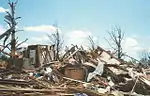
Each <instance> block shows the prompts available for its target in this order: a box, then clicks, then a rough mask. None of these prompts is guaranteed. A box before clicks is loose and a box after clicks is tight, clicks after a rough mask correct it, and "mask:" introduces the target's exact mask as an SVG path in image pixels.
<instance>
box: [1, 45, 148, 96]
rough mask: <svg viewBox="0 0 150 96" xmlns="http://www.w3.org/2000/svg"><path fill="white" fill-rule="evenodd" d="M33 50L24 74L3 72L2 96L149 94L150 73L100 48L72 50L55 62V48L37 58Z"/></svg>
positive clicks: (119, 95) (13, 69) (128, 95)
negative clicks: (13, 95)
mask: <svg viewBox="0 0 150 96" xmlns="http://www.w3.org/2000/svg"><path fill="white" fill-rule="evenodd" d="M34 48H35V47H29V49H30V51H27V52H29V53H30V55H29V53H28V55H26V56H24V57H23V58H24V59H23V60H26V59H27V58H28V59H29V60H30V61H32V62H31V64H28V66H25V65H23V64H27V62H26V63H22V66H24V67H21V70H16V69H15V67H9V69H8V68H6V69H5V68H2V69H1V70H0V71H1V72H0V92H1V94H2V95H7V96H9V95H10V94H15V95H16V94H17V95H27V96H32V95H35V94H36V95H39V96H45V95H48V96H137V95H140V96H141V95H144V96H145V95H149V94H150V91H149V90H150V81H149V75H148V71H149V70H148V69H144V68H140V67H138V66H137V65H134V64H130V63H127V62H125V61H123V60H120V59H118V58H116V57H115V56H114V55H113V54H112V53H111V52H109V51H106V50H104V49H103V48H101V47H97V48H96V49H94V50H90V51H87V50H84V49H83V48H78V46H73V47H72V48H70V50H67V51H66V53H65V54H64V55H63V56H62V58H60V60H57V59H55V58H54V57H55V56H54V51H52V50H54V48H53V47H52V48H48V47H42V48H43V49H42V50H44V48H46V49H45V51H40V52H41V53H38V55H33V53H35V52H37V51H33V49H34ZM40 48H41V47H40ZM37 50H39V49H37ZM49 50H50V51H49ZM49 52H50V53H51V54H50V53H49ZM35 54H37V53H35ZM34 56H35V57H34ZM38 56H40V57H41V58H43V60H41V59H39V61H38V60H37V59H36V58H39V57H38ZM47 56H48V57H47ZM30 57H31V58H30ZM25 58H26V59H25ZM48 58H49V59H48ZM34 59H36V60H37V61H38V62H40V60H41V61H43V62H42V63H40V64H39V63H38V64H37V65H38V67H37V66H36V64H35V63H37V62H36V60H34ZM28 63H30V62H28ZM33 65H34V68H33ZM30 66H32V68H30Z"/></svg>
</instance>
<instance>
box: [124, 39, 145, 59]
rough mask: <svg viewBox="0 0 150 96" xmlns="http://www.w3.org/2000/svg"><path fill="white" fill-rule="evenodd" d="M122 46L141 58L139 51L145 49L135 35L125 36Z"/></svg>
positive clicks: (127, 51) (132, 54)
mask: <svg viewBox="0 0 150 96" xmlns="http://www.w3.org/2000/svg"><path fill="white" fill-rule="evenodd" d="M122 47H123V51H124V52H126V54H128V55H129V56H132V57H134V58H139V53H140V52H141V51H142V50H143V48H142V47H141V46H140V44H139V42H138V40H137V39H136V38H133V37H128V38H125V40H124V42H123V45H122Z"/></svg>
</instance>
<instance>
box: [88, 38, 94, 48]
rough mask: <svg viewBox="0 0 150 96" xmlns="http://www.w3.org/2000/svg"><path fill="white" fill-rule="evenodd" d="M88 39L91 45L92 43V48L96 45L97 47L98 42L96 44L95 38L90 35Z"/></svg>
mask: <svg viewBox="0 0 150 96" xmlns="http://www.w3.org/2000/svg"><path fill="white" fill-rule="evenodd" d="M88 40H89V43H90V45H91V49H92V50H94V49H95V47H96V44H95V42H94V40H93V38H92V37H91V36H89V37H88Z"/></svg>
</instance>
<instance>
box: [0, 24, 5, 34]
mask: <svg viewBox="0 0 150 96" xmlns="http://www.w3.org/2000/svg"><path fill="white" fill-rule="evenodd" d="M4 32H5V28H4V27H3V26H2V25H0V34H2V33H4Z"/></svg>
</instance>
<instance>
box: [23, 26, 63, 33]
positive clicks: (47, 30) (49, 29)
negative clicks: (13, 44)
mask: <svg viewBox="0 0 150 96" xmlns="http://www.w3.org/2000/svg"><path fill="white" fill-rule="evenodd" d="M56 29H57V28H56V27H55V26H52V25H40V26H28V27H25V28H24V30H25V31H32V32H44V33H53V32H55V31H56ZM58 31H59V32H61V31H60V29H59V28H58Z"/></svg>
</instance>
